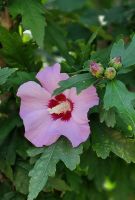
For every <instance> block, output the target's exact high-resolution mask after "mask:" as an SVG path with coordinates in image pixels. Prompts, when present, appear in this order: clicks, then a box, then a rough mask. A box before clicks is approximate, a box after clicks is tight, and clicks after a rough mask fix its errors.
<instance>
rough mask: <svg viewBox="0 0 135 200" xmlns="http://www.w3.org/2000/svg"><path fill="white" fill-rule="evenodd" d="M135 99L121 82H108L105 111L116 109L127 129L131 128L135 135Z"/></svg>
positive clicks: (134, 95)
mask: <svg viewBox="0 0 135 200" xmlns="http://www.w3.org/2000/svg"><path fill="white" fill-rule="evenodd" d="M134 99H135V94H134V93H132V92H129V91H128V90H127V88H126V87H125V85H124V83H122V82H121V81H118V80H114V81H110V82H108V84H107V87H106V92H105V96H104V109H105V110H109V109H110V108H113V107H115V108H116V109H117V112H118V115H119V116H120V118H121V119H123V122H124V123H125V124H126V125H127V129H128V127H129V126H130V127H131V132H132V133H133V134H135V110H134V107H133V104H132V101H133V100H134Z"/></svg>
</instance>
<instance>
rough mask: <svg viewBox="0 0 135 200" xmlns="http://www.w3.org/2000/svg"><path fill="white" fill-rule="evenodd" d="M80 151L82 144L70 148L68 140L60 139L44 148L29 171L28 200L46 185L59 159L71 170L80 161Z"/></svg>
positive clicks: (31, 199)
mask: <svg viewBox="0 0 135 200" xmlns="http://www.w3.org/2000/svg"><path fill="white" fill-rule="evenodd" d="M81 153H82V146H79V147H78V148H72V146H71V144H70V143H69V142H68V141H66V140H61V139H60V140H58V141H57V142H56V143H55V144H53V145H51V146H50V147H47V148H44V152H43V153H42V155H41V157H40V158H39V159H38V160H37V162H36V164H35V166H34V168H33V169H32V170H31V171H30V173H29V176H30V177H31V179H30V185H29V195H28V200H33V199H35V198H36V197H37V195H38V193H39V192H40V191H41V190H42V189H43V187H44V186H45V185H46V182H47V180H48V177H49V176H54V175H55V171H56V164H57V163H58V161H59V160H62V161H63V162H64V164H65V165H66V167H67V168H69V169H70V170H73V169H75V167H76V165H78V164H79V162H80V158H79V154H81Z"/></svg>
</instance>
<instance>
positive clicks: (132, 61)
mask: <svg viewBox="0 0 135 200" xmlns="http://www.w3.org/2000/svg"><path fill="white" fill-rule="evenodd" d="M134 49H135V36H133V38H132V41H131V42H130V44H129V45H128V46H127V47H126V48H125V46H124V41H123V40H122V39H121V40H119V41H118V42H116V43H114V45H113V47H112V50H111V54H110V58H111V59H112V58H114V57H117V56H121V60H122V64H123V68H127V67H128V68H129V67H130V66H133V65H135V56H134ZM129 70H131V69H129ZM122 72H128V69H122V71H120V73H122Z"/></svg>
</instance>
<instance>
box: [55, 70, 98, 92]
mask: <svg viewBox="0 0 135 200" xmlns="http://www.w3.org/2000/svg"><path fill="white" fill-rule="evenodd" d="M94 81H95V79H94V78H93V77H92V76H91V75H90V73H85V74H79V75H75V76H73V77H71V78H69V79H67V80H65V81H60V82H59V85H60V88H58V89H56V90H55V91H54V93H53V95H58V94H60V93H62V92H63V91H64V90H66V89H70V88H72V87H76V89H77V92H78V93H80V92H81V91H82V90H84V89H86V88H88V87H89V86H90V85H92V84H93V83H94Z"/></svg>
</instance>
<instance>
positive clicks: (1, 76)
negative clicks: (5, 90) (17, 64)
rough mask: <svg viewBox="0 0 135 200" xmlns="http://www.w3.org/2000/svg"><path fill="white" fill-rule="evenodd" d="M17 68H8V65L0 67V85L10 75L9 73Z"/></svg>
mask: <svg viewBox="0 0 135 200" xmlns="http://www.w3.org/2000/svg"><path fill="white" fill-rule="evenodd" d="M16 70H17V69H14V68H12V69H10V68H8V67H5V68H0V85H3V84H4V83H5V82H6V81H7V79H8V77H9V76H11V74H13V73H14V72H15V71H16Z"/></svg>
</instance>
